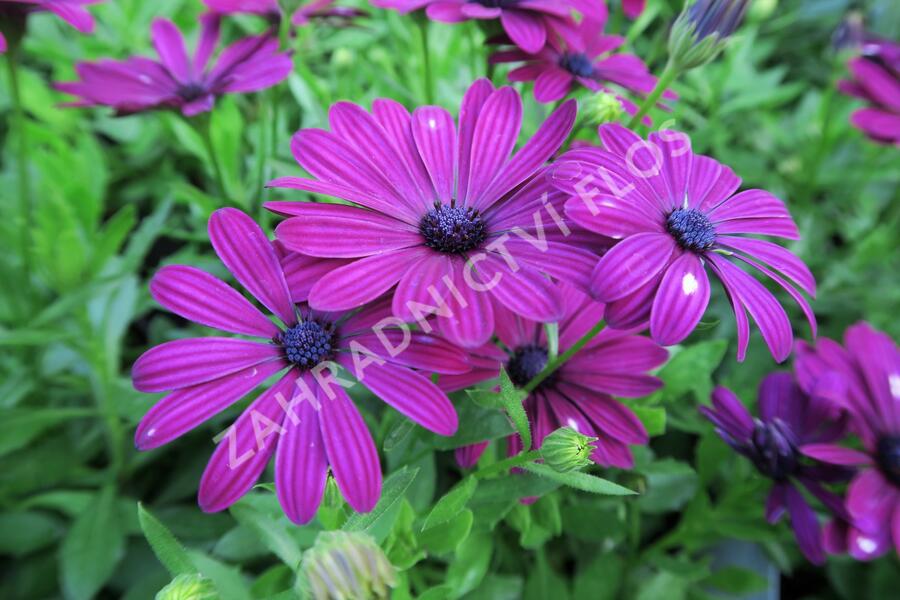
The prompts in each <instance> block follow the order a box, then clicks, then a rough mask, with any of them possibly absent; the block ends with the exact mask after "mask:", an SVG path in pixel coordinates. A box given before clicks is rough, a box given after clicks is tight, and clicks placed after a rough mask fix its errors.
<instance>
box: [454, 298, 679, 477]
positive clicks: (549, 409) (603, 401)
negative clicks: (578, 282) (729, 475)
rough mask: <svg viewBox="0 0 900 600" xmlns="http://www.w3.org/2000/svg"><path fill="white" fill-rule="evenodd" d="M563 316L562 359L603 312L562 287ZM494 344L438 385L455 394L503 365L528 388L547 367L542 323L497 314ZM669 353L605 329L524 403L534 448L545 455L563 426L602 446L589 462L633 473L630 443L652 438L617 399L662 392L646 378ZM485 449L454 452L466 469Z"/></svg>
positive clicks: (512, 448)
mask: <svg viewBox="0 0 900 600" xmlns="http://www.w3.org/2000/svg"><path fill="white" fill-rule="evenodd" d="M561 287H562V289H563V292H564V298H565V312H564V314H563V317H562V319H561V320H560V322H559V351H560V352H561V353H562V352H565V351H566V349H567V348H569V347H570V346H571V345H572V344H574V343H575V342H576V341H578V340H579V339H580V338H581V337H582V336H584V334H585V333H587V332H588V331H589V330H590V329H591V328H592V327H594V326H595V325H596V323H597V321H599V320H600V319H601V318H602V317H603V305H602V304H599V303H597V302H594V301H593V300H591V299H590V298H589V297H588V296H587V295H585V294H582V293H580V292H579V291H578V290H575V289H574V288H572V287H570V286H565V285H562V286H561ZM496 316H497V337H498V338H499V340H500V342H502V343H503V345H504V346H505V351H499V350H498V349H497V348H496V347H495V346H494V347H491V346H485V347H483V348H480V349H478V350H474V351H472V352H470V356H469V362H470V364H472V366H473V369H472V371H470V372H468V373H465V374H462V375H449V376H441V377H440V379H439V380H438V385H439V386H440V387H442V388H443V389H444V390H445V391H448V392H452V391H456V390H459V389H463V388H466V387H469V386H471V385H473V384H475V383H478V382H482V381H487V380H490V379H493V378H495V377H497V375H498V373H499V370H500V366H501V364H502V365H504V366H505V368H506V372H507V373H508V374H509V377H510V379H511V380H512V382H513V383H514V384H515V385H516V386H517V387H524V386H525V385H527V384H528V382H530V381H531V380H532V379H534V377H535V376H536V375H538V373H540V372H541V371H543V369H544V367H545V366H547V358H548V348H547V338H546V330H545V328H544V327H543V325H541V324H540V323H537V322H534V321H529V320H527V319H523V318H522V317H520V316H518V315H516V314H515V313H512V312H510V311H506V310H502V309H501V310H497V312H496ZM667 358H668V352H667V351H666V350H665V349H664V348H660V347H659V346H658V345H656V344H655V343H654V342H653V341H652V340H650V339H649V338H646V337H643V336H639V335H635V334H634V332H630V331H620V330H614V329H606V330H604V331H602V332H601V333H600V334H599V335H597V337H595V338H594V339H593V340H591V341H590V342H589V343H588V344H587V346H585V347H584V348H583V349H582V350H581V351H579V352H578V353H577V354H575V355H574V356H573V357H572V358H571V359H570V360H569V361H567V362H566V363H565V364H564V365H563V366H562V367H560V368H559V369H558V370H557V371H555V372H554V373H553V374H551V375H550V376H549V377H548V378H547V379H545V380H544V381H543V382H541V384H540V385H539V386H538V387H537V389H536V390H534V391H533V392H532V393H530V394H529V395H528V397H527V398H526V399H525V401H524V404H525V411H526V413H527V414H528V419H529V422H530V425H531V431H532V438H533V441H532V446H533V448H534V449H537V448H540V447H541V444H542V443H543V441H544V438H545V437H547V436H548V435H549V434H550V433H552V432H553V431H554V430H556V429H559V428H560V427H570V428H572V429H574V430H575V431H577V432H579V433H582V434H584V435H587V436H590V437H596V438H598V440H597V441H596V442H594V443H593V445H594V451H593V453H592V454H591V460H593V461H594V462H595V463H597V464H599V465H603V466H613V467H620V468H623V469H629V468H631V467H632V466H634V459H633V457H632V455H631V450H630V449H629V447H628V446H629V445H630V444H646V443H647V441H648V437H647V431H646V430H645V429H644V425H643V424H642V423H641V421H640V419H638V418H637V416H636V415H635V414H634V413H633V412H632V411H631V410H629V408H628V407H627V406H625V405H624V404H623V403H621V402H619V401H618V400H616V399H615V398H613V396H619V397H625V398H638V397H641V396H646V395H647V394H649V393H651V392H653V391H655V390H657V389H659V387H661V386H662V382H661V381H660V380H659V379H657V378H656V377H653V376H650V375H647V374H646V373H647V372H648V371H650V370H652V369H654V368H656V367H658V366H659V365H661V364H663V363H664V362H665V361H666V359H667ZM486 446H487V444H486V443H481V444H474V445H472V446H467V447H465V448H463V449H460V450H458V451H457V460H458V461H459V463H460V465H461V466H464V467H467V466H471V465H474V464H475V463H476V462H477V461H478V458H479V457H480V456H481V453H482V452H483V451H484V449H485V447H486ZM521 450H522V440H521V439H520V438H519V436H518V435H512V436H510V437H509V438H507V452H508V453H509V454H510V455H514V454H518V453H519V452H520V451H521Z"/></svg>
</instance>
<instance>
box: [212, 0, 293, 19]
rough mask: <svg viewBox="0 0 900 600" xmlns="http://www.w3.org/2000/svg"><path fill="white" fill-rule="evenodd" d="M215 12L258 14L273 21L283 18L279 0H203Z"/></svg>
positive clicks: (221, 13) (224, 13)
mask: <svg viewBox="0 0 900 600" xmlns="http://www.w3.org/2000/svg"><path fill="white" fill-rule="evenodd" d="M203 4H205V5H206V6H207V8H209V10H210V11H211V12H213V13H217V14H220V15H234V14H249V15H258V16H260V17H263V18H264V19H267V20H269V21H272V22H278V21H280V20H281V8H280V7H279V6H278V0H203Z"/></svg>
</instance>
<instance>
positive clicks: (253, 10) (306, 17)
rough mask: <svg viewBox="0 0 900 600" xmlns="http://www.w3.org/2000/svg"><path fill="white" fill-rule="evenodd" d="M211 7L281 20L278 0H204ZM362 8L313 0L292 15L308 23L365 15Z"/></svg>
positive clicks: (331, 0)
mask: <svg viewBox="0 0 900 600" xmlns="http://www.w3.org/2000/svg"><path fill="white" fill-rule="evenodd" d="M203 3H204V4H206V6H208V7H209V9H210V10H211V11H213V12H215V13H218V14H236V13H246V14H253V15H259V16H261V17H263V18H265V19H267V20H268V21H270V22H273V23H277V22H279V21H280V20H281V7H280V6H279V5H278V0H203ZM364 14H365V13H363V12H362V11H361V10H358V9H355V8H350V7H343V6H335V0H311V1H310V2H304V3H303V4H301V5H300V6H299V7H298V8H297V10H295V11H294V14H293V15H291V23H292V24H293V25H297V26H300V25H306V24H307V23H309V22H310V21H313V20H317V19H341V20H346V19H352V18H354V17H359V16H362V15H364Z"/></svg>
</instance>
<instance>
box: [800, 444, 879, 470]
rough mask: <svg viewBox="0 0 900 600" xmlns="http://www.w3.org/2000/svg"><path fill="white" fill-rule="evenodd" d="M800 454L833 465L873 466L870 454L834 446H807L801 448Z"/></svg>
mask: <svg viewBox="0 0 900 600" xmlns="http://www.w3.org/2000/svg"><path fill="white" fill-rule="evenodd" d="M800 452H802V453H803V454H805V455H806V456H808V457H810V458H814V459H816V460H820V461H822V462H825V463H828V464H831V465H843V466H847V467H856V466H863V465H871V464H872V458H871V457H870V456H869V455H868V454H866V453H864V452H860V451H859V450H852V449H850V448H843V447H841V446H835V445H833V444H806V445H804V446H801V447H800Z"/></svg>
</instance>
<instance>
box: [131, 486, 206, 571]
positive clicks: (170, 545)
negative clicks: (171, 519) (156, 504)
mask: <svg viewBox="0 0 900 600" xmlns="http://www.w3.org/2000/svg"><path fill="white" fill-rule="evenodd" d="M138 521H140V523H141V530H143V532H144V537H146V538H147V542H149V543H150V547H151V548H152V549H153V553H154V554H156V558H158V559H159V562H161V563H162V565H163V566H164V567H165V568H166V570H167V571H169V573H170V574H171V575H172V576H173V577H175V576H176V575H182V574H186V573H196V572H197V567H195V566H194V564H193V563H192V562H191V559H190V556H188V553H187V549H185V547H184V546H182V545H181V542H179V541H178V540H177V539H176V538H175V536H174V535H173V534H172V532H171V531H169V529H168V527H166V526H165V525H163V524H162V522H161V521H160V520H159V519H157V518H156V517H155V516H153V515H152V514H151V513H150V511H148V510H147V509H146V508H144V505H143V504H141V503H140V502H138Z"/></svg>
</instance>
